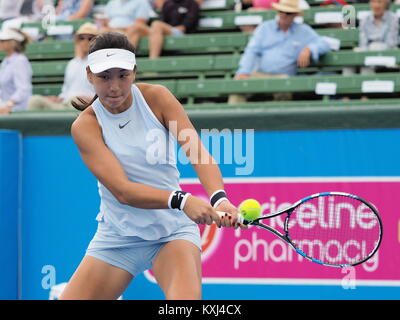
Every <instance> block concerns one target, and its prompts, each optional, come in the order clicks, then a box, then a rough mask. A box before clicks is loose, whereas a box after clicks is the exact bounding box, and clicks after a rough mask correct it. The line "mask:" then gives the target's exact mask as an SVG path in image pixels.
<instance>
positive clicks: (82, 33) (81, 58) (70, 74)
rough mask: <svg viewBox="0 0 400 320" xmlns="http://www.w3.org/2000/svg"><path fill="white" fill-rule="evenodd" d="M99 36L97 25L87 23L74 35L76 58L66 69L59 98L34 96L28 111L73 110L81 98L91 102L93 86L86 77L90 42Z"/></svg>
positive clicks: (30, 100)
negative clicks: (77, 99)
mask: <svg viewBox="0 0 400 320" xmlns="http://www.w3.org/2000/svg"><path fill="white" fill-rule="evenodd" d="M97 35H98V30H97V27H96V25H94V24H93V23H90V22H87V23H84V24H83V25H81V26H80V28H79V29H78V30H77V32H76V33H75V35H74V41H75V57H74V58H73V59H72V60H70V61H69V62H68V64H67V67H66V68H65V72H64V83H63V86H62V89H61V93H60V94H59V95H58V96H41V95H33V96H32V97H31V98H30V99H29V103H28V110H30V111H33V110H72V109H73V106H72V104H71V102H72V101H74V100H76V98H77V97H80V98H81V99H84V100H90V97H92V96H93V95H94V89H93V86H92V85H91V84H90V83H89V81H88V80H87V77H86V65H87V61H88V54H89V45H90V42H91V41H92V40H93V39H94V38H95V37H96V36H97Z"/></svg>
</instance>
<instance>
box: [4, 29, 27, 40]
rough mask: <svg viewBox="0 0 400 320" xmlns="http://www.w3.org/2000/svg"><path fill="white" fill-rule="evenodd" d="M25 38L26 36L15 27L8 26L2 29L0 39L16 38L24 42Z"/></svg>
mask: <svg viewBox="0 0 400 320" xmlns="http://www.w3.org/2000/svg"><path fill="white" fill-rule="evenodd" d="M24 39H25V38H24V36H23V35H22V34H20V33H19V32H17V31H15V30H14V29H9V28H7V29H2V30H1V31H0V40H15V41H19V42H22V41H24Z"/></svg>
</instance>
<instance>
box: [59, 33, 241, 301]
mask: <svg viewBox="0 0 400 320" xmlns="http://www.w3.org/2000/svg"><path fill="white" fill-rule="evenodd" d="M86 70H87V74H88V79H89V80H90V82H91V83H92V84H93V86H94V88H95V91H96V95H95V97H94V98H93V99H92V101H91V102H89V103H82V104H76V103H74V106H76V107H77V109H78V110H81V111H82V112H81V114H80V115H79V117H78V118H77V119H76V120H75V121H74V123H73V124H72V127H71V135H72V138H73V139H74V141H75V143H76V144H77V146H78V149H79V151H80V153H81V156H82V159H83V161H84V162H85V164H86V165H87V167H88V168H89V170H91V172H92V173H93V174H94V175H95V176H96V177H97V179H98V188H99V194H100V211H99V214H98V215H97V218H96V220H97V221H98V229H97V232H96V234H95V235H94V237H93V239H92V241H91V242H90V244H89V247H88V249H87V250H86V255H85V257H84V258H83V260H82V262H81V263H80V265H79V267H78V269H77V270H76V271H75V273H74V274H73V276H72V278H71V279H70V280H69V282H68V285H67V286H66V288H65V289H64V291H63V293H62V295H61V296H60V300H70V299H74V300H75V299H117V298H118V297H120V296H121V294H122V293H123V291H124V290H125V288H127V286H128V285H129V283H130V282H131V280H132V279H133V277H135V276H137V275H139V274H140V273H141V272H143V271H144V270H146V269H149V268H152V270H153V273H154V276H155V278H156V279H157V282H158V284H159V285H160V287H161V289H162V290H163V292H164V294H165V297H166V298H167V299H200V298H201V256H200V253H201V239H200V232H199V228H198V226H197V224H208V225H211V224H212V223H213V222H215V223H216V224H217V226H219V227H221V226H224V227H234V228H238V227H241V228H247V226H245V225H243V224H240V223H238V215H237V214H238V209H237V208H236V207H235V206H233V204H231V202H230V201H229V200H228V198H227V197H226V194H225V192H224V191H223V190H222V189H223V180H222V175H221V172H220V170H219V168H218V165H217V164H216V162H215V160H214V159H213V158H212V156H211V155H210V154H209V153H208V151H207V150H206V149H205V147H204V145H203V144H202V142H201V139H200V137H199V136H198V134H197V132H196V129H195V128H194V127H193V125H192V124H191V122H190V120H189V118H188V117H187V115H186V113H185V111H184V108H183V107H182V105H181V104H180V103H179V102H178V100H176V98H175V97H174V96H173V94H172V93H171V92H170V91H169V90H168V89H167V88H165V87H163V86H161V85H154V84H147V83H134V82H135V74H136V72H135V71H136V57H135V49H134V48H133V46H132V45H131V44H130V43H129V40H128V38H127V37H126V36H124V35H122V34H121V33H116V32H109V33H105V34H101V35H99V36H98V37H96V39H95V40H94V42H93V43H92V45H91V47H90V53H89V59H88V67H87V69H86ZM188 135H189V136H188ZM189 137H190V138H189ZM174 141H175V142H176V141H177V142H179V143H180V144H181V145H184V146H185V149H186V150H187V151H186V155H187V157H188V158H189V160H190V161H191V163H192V165H193V167H194V169H195V170H196V172H197V174H198V176H199V179H200V181H201V182H202V185H203V186H204V189H205V190H206V191H207V193H208V195H209V196H210V198H211V199H210V203H208V201H204V200H203V199H201V198H199V197H196V196H193V195H191V194H190V193H187V192H184V191H182V190H181V188H180V186H179V171H178V168H177V165H176V153H175V148H174V147H171V143H172V144H174ZM167 150H168V151H167ZM158 156H161V158H158ZM199 160H201V162H199ZM216 210H218V211H223V212H227V214H226V215H225V216H223V217H220V216H219V215H218V214H217V212H216ZM228 213H229V214H228ZM77 223H78V222H77Z"/></svg>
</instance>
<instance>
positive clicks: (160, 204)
mask: <svg viewBox="0 0 400 320" xmlns="http://www.w3.org/2000/svg"><path fill="white" fill-rule="evenodd" d="M172 191H173V190H161V189H158V188H154V187H151V186H148V185H145V184H140V183H133V182H127V183H126V184H124V185H123V186H121V188H120V189H119V190H118V191H116V192H115V194H114V196H115V197H116V198H117V200H118V201H119V202H120V203H122V204H125V205H128V206H132V207H136V208H141V209H166V208H168V199H169V196H170V194H171V192H172Z"/></svg>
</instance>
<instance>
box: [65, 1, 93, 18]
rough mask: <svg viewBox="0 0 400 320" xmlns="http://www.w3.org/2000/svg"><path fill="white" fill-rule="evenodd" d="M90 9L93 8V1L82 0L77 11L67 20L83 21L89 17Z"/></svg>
mask: <svg viewBox="0 0 400 320" xmlns="http://www.w3.org/2000/svg"><path fill="white" fill-rule="evenodd" d="M92 7H93V0H82V3H81V6H80V7H79V10H78V11H77V12H75V13H74V14H73V15H72V16H70V17H69V18H68V20H80V19H85V18H86V17H87V16H88V15H89V13H90V10H91V9H92Z"/></svg>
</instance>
